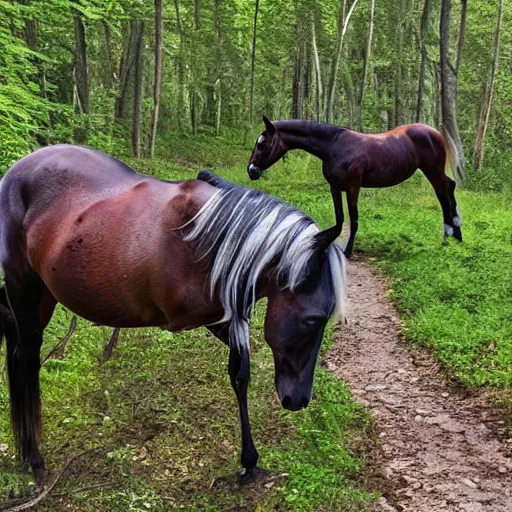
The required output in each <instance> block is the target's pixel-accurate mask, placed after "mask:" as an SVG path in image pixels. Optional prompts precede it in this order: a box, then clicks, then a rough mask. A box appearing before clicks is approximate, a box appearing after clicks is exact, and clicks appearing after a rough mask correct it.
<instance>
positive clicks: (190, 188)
mask: <svg viewBox="0 0 512 512" xmlns="http://www.w3.org/2000/svg"><path fill="white" fill-rule="evenodd" d="M198 178H199V180H189V181H184V182H164V181H160V180H157V179H155V178H152V177H149V176H143V175H140V174H138V173H136V172H135V171H133V170H132V169H130V168H129V167H128V166H126V165H124V164H123V163H122V162H120V161H118V160H116V159H114V158H112V157H110V156H108V155H105V154H103V153H100V152H98V151H94V150H92V149H88V148H84V147H77V146H66V145H61V146H51V147H47V148H44V149H40V150H38V151H36V152H35V153H32V154H31V155H28V156H27V157H25V158H23V159H22V160H20V161H19V162H17V163H16V164H14V165H13V167H12V168H11V169H10V170H9V171H8V172H7V173H6V175H5V177H4V178H3V180H2V181H1V182H0V211H1V212H2V216H1V218H0V263H1V265H2V267H3V270H4V275H5V290H4V289H0V340H1V339H2V337H5V338H6V341H7V369H8V379H9V388H10V401H11V418H12V424H13V430H14V437H15V441H16V446H17V448H18V450H19V452H20V454H21V457H22V459H23V460H24V461H28V462H29V463H30V465H31V466H32V469H33V471H34V473H35V475H36V479H37V481H38V483H39V484H43V482H44V478H45V469H44V460H43V457H42V456H41V454H40V452H39V448H38V438H39V434H40V430H41V415H40V393H39V369H40V357H39V352H40V347H41V343H42V334H43V330H44V329H45V327H46V326H47V324H48V322H49V321H50V318H51V316H52V313H53V310H54V307H55V305H56V303H57V302H60V303H62V304H64V305H65V306H66V307H67V308H69V309H70V310H71V311H73V312H75V313H76V314H78V315H80V316H82V317H84V318H86V319H88V320H90V321H92V322H95V323H98V324H101V325H107V326H112V327H122V328H124V327H142V326H159V327H162V328H163V329H167V330H170V331H174V332H178V331H181V330H183V329H194V328H196V327H199V326H208V328H209V330H210V331H211V332H212V333H213V334H214V335H215V336H217V337H218V338H219V339H220V340H222V341H223V342H225V343H227V344H228V345H229V348H230V350H229V375H230V378H231V384H232V386H233V388H234V391H235V393H236V396H237V399H238V405H239V413H240V422H241V432H242V454H241V463H242V466H243V468H244V472H243V473H242V475H243V480H244V481H250V480H251V479H253V478H255V476H256V475H257V474H258V472H257V466H256V463H257V460H258V453H257V451H256V449H255V447H254V444H253V440H252V436H251V429H250V423H249V417H248V412H247V386H248V383H249V319H250V313H251V308H252V306H253V305H254V303H255V301H257V300H258V299H259V298H261V297H267V298H268V303H267V312H266V317H265V337H266V340H267V342H268V344H269V345H270V347H271V349H272V352H273V356H274V365H275V385H276V390H277V393H278V396H279V399H280V401H281V404H282V406H283V407H284V408H286V409H290V410H298V409H301V408H303V407H306V406H307V405H308V403H309V401H310V398H311V393H312V385H313V372H314V367H315V362H316V359H317V355H318V351H319V348H320V344H321V341H322V337H323V332H324V328H325V325H326V323H327V321H328V319H329V318H330V317H331V315H332V314H333V312H336V313H337V314H340V315H341V314H342V306H343V301H344V298H343V293H342V291H343V287H344V259H343V253H342V251H341V248H340V247H339V246H338V245H337V243H333V242H335V237H333V236H332V233H331V232H329V231H322V232H321V231H319V229H318V228H317V227H316V225H315V224H314V222H313V221H312V219H311V218H309V217H308V216H306V215H305V214H304V213H303V212H301V211H300V210H298V209H296V208H294V207H292V206H290V205H288V204H286V203H284V202H282V201H281V200H279V199H276V198H274V197H271V196H269V195H267V194H265V193H263V192H260V191H256V190H251V189H247V188H243V187H239V186H236V185H233V184H231V183H229V182H226V181H224V180H222V179H220V178H217V177H215V176H214V175H212V174H211V173H210V172H209V171H202V172H201V173H200V175H199V176H198ZM208 181H209V182H211V183H212V184H213V185H214V186H212V185H211V184H209V183H207V182H208Z"/></svg>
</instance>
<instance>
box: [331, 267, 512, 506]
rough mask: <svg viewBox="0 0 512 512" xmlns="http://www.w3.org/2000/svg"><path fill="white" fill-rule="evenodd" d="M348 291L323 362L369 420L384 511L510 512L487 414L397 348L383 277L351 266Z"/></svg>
mask: <svg viewBox="0 0 512 512" xmlns="http://www.w3.org/2000/svg"><path fill="white" fill-rule="evenodd" d="M348 283H349V298H350V308H351V313H350V324H349V327H348V328H340V329H339V330H338V331H337V333H336V342H335V344H334V346H333V347H332V349H331V350H330V351H329V353H328V354H327V356H326V358H325V361H324V363H325V365H326V366H327V367H328V368H329V369H330V370H332V371H333V372H334V373H335V374H336V375H338V376H339V377H340V378H342V379H344V380H345V381H346V382H347V383H348V384H349V385H350V387H351V389H352V391H353V393H354V395H355V396H356V397H357V398H358V399H359V400H360V402H362V403H363V404H364V405H365V406H367V407H369V409H370V410H371V412H372V414H373V416H374V418H375V423H376V428H377V432H378V435H379V438H380V452H381V453H380V454H379V455H378V458H379V459H380V461H381V464H382V472H383V474H384V475H385V477H386V479H387V484H386V485H387V486H388V491H386V490H383V492H384V494H385V496H386V498H387V499H382V498H381V500H380V503H379V505H380V509H381V510H390V511H393V510H395V511H410V512H437V511H439V510H448V511H459V510H461V511H472V512H477V511H488V512H506V511H512V460H511V459H510V458H509V457H508V456H507V454H506V451H507V446H506V442H505V441H504V440H503V439H500V436H499V433H498V429H497V428H496V424H497V423H496V418H492V411H491V410H489V409H488V410H486V409H485V408H482V407H480V406H479V405H478V404H476V403H475V401H474V399H473V398H471V397H468V396H464V393H462V392H457V391H456V390H454V389H453V388H451V387H450V386H449V385H448V384H447V383H446V381H444V380H443V377H442V374H441V373H440V372H438V371H437V366H436V364H435V362H434V361H433V359H432V358H430V357H428V356H427V355H425V354H424V353H423V352H421V351H417V350H415V349H413V348H411V347H410V345H409V344H407V343H406V342H404V341H403V340H401V339H400V334H399V331H400V320H399V318H398V314H397V312H396V311H395V309H394V308H393V306H392V305H391V304H390V303H389V301H388V300H387V299H386V288H385V281H384V280H383V279H382V278H381V277H380V276H378V275H376V274H375V273H374V272H373V271H372V270H370V268H369V267H368V266H367V265H365V264H364V263H361V262H357V261H355V262H351V263H350V264H349V266H348ZM498 425H499V423H498Z"/></svg>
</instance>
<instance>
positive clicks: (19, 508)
mask: <svg viewBox="0 0 512 512" xmlns="http://www.w3.org/2000/svg"><path fill="white" fill-rule="evenodd" d="M95 450H98V448H91V449H90V450H85V451H83V452H80V453H78V454H77V455H73V456H72V457H70V458H69V459H68V461H67V462H66V464H64V467H63V468H62V469H61V470H60V471H59V472H58V473H57V475H56V477H55V478H54V479H53V482H52V483H51V484H50V485H49V486H48V487H44V488H43V489H42V492H41V493H39V494H38V495H37V496H36V497H35V498H32V499H31V500H29V501H26V502H24V503H21V504H19V505H15V506H14V507H12V506H11V505H12V504H13V503H12V502H11V503H9V502H7V503H4V504H3V505H0V512H23V510H27V509H29V508H32V507H35V506H36V505H39V503H41V501H43V500H44V499H45V498H46V497H47V496H48V495H49V494H50V493H51V492H52V491H53V489H54V488H55V486H56V485H57V483H58V482H59V480H60V479H61V477H62V475H63V474H64V473H65V472H66V471H67V469H68V468H69V467H70V466H71V464H73V462H75V461H76V460H77V459H79V458H81V457H83V456H84V455H86V454H88V453H90V452H93V451H95ZM13 501H14V502H16V503H17V502H19V500H13ZM6 506H7V507H10V506H11V508H5V507H6Z"/></svg>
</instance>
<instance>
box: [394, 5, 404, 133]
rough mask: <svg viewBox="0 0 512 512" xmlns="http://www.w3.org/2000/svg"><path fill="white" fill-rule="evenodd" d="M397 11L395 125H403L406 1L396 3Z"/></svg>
mask: <svg viewBox="0 0 512 512" xmlns="http://www.w3.org/2000/svg"><path fill="white" fill-rule="evenodd" d="M396 9H397V11H396V12H397V25H396V47H397V50H396V56H397V60H396V69H395V87H394V89H395V124H396V125H397V126H398V125H401V124H402V104H403V84H402V61H401V59H402V50H403V40H404V26H403V21H402V18H403V15H404V11H405V9H404V0H399V1H397V3H396Z"/></svg>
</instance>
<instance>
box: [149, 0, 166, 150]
mask: <svg viewBox="0 0 512 512" xmlns="http://www.w3.org/2000/svg"><path fill="white" fill-rule="evenodd" d="M162 31H163V22H162V0H155V78H154V83H153V116H152V118H151V136H150V143H149V156H150V157H151V158H153V156H154V154H155V141H156V129H157V125H158V113H159V110H160V91H161V88H162V49H163V48H162Z"/></svg>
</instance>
